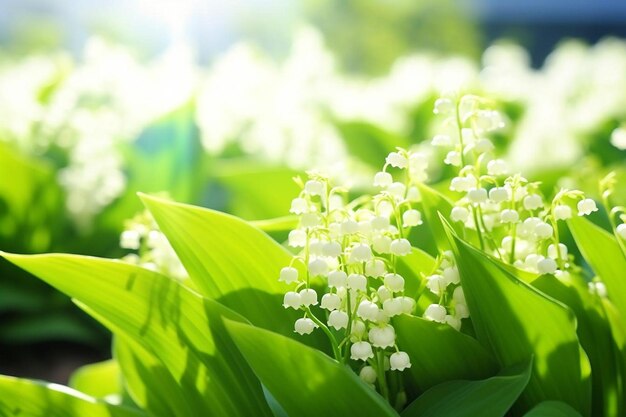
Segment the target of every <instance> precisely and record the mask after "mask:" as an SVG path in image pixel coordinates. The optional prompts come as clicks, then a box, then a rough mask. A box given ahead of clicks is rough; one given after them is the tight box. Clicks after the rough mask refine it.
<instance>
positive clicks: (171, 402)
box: [113, 334, 193, 416]
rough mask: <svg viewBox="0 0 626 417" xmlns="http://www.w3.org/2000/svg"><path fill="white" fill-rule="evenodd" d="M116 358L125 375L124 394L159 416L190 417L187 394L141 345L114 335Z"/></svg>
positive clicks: (114, 353)
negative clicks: (176, 416) (187, 416)
mask: <svg viewBox="0 0 626 417" xmlns="http://www.w3.org/2000/svg"><path fill="white" fill-rule="evenodd" d="M113 356H114V358H115V359H116V360H117V362H118V365H119V368H120V371H121V373H122V375H123V379H122V384H123V387H124V392H128V394H129V395H130V397H131V398H132V400H133V401H134V402H135V403H136V404H138V405H139V406H141V407H142V409H144V410H150V412H151V413H152V414H154V415H156V416H173V415H178V414H181V415H191V414H193V409H191V408H189V405H188V400H187V398H186V396H187V395H186V394H185V393H184V392H182V390H181V389H180V384H179V383H178V381H177V380H176V379H175V378H174V376H173V375H172V374H171V373H170V372H169V371H168V369H167V368H166V367H165V365H164V364H163V363H162V362H161V361H160V360H159V359H158V358H157V357H156V356H155V355H154V354H152V353H150V352H149V351H148V350H147V349H145V348H144V347H142V346H141V345H140V344H139V343H137V342H134V341H133V340H132V339H130V338H128V337H123V336H122V335H120V334H117V335H115V338H114V343H113Z"/></svg>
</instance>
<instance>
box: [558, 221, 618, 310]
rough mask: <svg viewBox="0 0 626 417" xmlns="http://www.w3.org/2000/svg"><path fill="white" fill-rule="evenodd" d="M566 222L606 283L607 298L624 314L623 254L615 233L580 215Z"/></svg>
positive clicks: (582, 250) (588, 259)
mask: <svg viewBox="0 0 626 417" xmlns="http://www.w3.org/2000/svg"><path fill="white" fill-rule="evenodd" d="M567 225H568V226H569V229H570V231H571V232H572V235H573V236H574V239H575V240H576V244H577V245H578V248H579V249H580V252H581V253H582V255H583V256H584V257H585V259H586V260H587V262H589V265H591V268H593V271H594V272H595V273H596V274H597V275H598V276H599V277H600V278H601V279H602V282H604V284H605V285H606V289H607V294H608V298H609V300H611V301H612V302H613V304H614V305H615V307H616V308H617V310H618V311H619V312H620V314H621V316H622V317H626V279H624V271H626V257H624V254H623V252H622V250H621V249H620V247H619V244H618V243H617V240H615V236H613V235H612V234H610V233H609V232H607V231H605V230H604V229H602V228H600V227H598V226H596V225H595V224H593V223H591V222H590V221H589V220H587V219H585V218H582V217H576V218H572V219H569V220H568V221H567Z"/></svg>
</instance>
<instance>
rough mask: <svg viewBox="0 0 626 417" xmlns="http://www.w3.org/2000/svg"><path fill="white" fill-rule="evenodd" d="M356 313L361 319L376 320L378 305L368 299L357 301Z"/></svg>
mask: <svg viewBox="0 0 626 417" xmlns="http://www.w3.org/2000/svg"><path fill="white" fill-rule="evenodd" d="M356 314H357V316H359V317H360V318H362V319H363V320H369V321H376V320H378V306H377V305H376V303H373V302H371V301H369V300H363V301H361V302H360V303H359V306H358V307H357V310H356Z"/></svg>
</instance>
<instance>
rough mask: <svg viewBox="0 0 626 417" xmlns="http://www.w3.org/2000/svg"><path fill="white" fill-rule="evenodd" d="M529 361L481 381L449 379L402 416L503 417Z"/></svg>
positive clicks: (527, 372) (525, 376) (527, 371)
mask: <svg viewBox="0 0 626 417" xmlns="http://www.w3.org/2000/svg"><path fill="white" fill-rule="evenodd" d="M531 365H532V361H525V362H523V363H520V364H518V365H516V366H512V367H510V368H508V369H507V370H506V371H503V372H501V373H500V374H498V375H497V376H494V377H491V378H488V379H485V380H482V381H448V382H444V383H443V384H440V385H437V386H435V387H433V388H431V389H430V390H428V391H426V392H425V393H424V394H422V395H421V396H420V397H419V398H418V399H417V400H415V401H413V402H412V403H411V404H410V405H409V406H408V407H407V408H406V409H405V410H404V411H403V412H402V417H475V416H480V417H502V416H504V415H505V414H506V412H507V411H508V410H509V408H511V406H512V405H513V403H514V402H515V400H516V399H517V397H519V395H520V394H521V392H522V391H523V390H524V387H526V384H528V381H529V379H530V372H531V369H532V366H531Z"/></svg>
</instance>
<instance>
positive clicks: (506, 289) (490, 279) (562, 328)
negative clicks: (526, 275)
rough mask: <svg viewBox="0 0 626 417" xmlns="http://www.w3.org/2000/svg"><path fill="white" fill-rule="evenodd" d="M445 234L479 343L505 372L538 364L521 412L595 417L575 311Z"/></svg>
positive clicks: (519, 406)
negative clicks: (539, 408)
mask: <svg viewBox="0 0 626 417" xmlns="http://www.w3.org/2000/svg"><path fill="white" fill-rule="evenodd" d="M442 221H444V220H442ZM446 231H447V233H448V237H449V239H450V243H451V245H452V249H453V252H454V255H455V258H456V261H457V264H458V268H459V273H460V275H461V285H462V287H463V290H464V293H465V298H466V300H467V304H468V307H469V310H470V313H471V317H472V323H473V324H474V329H475V331H476V336H477V338H478V341H479V342H481V344H483V346H485V347H486V348H488V349H490V350H491V351H492V352H493V353H494V355H495V358H496V359H497V361H498V363H499V364H500V365H501V366H502V367H509V366H513V365H515V364H516V363H519V362H521V361H523V360H526V359H527V358H529V357H531V356H532V357H533V358H534V361H533V372H532V376H531V379H530V382H529V384H528V386H527V388H526V390H525V391H524V393H523V394H522V396H521V397H520V402H519V404H518V409H519V411H526V410H528V409H529V408H530V407H532V406H534V405H536V404H538V403H540V402H541V401H545V400H560V401H564V402H566V403H568V404H570V405H571V406H573V407H574V408H576V409H577V410H578V411H580V412H581V413H582V414H583V415H585V416H588V415H590V410H591V408H590V407H591V383H590V382H591V381H590V380H591V378H590V366H589V360H588V359H587V356H586V355H585V353H584V351H583V350H582V348H581V346H580V344H579V342H578V337H577V335H576V318H575V316H574V314H573V313H572V311H571V310H569V309H568V308H567V307H566V306H564V305H563V304H561V303H559V302H557V301H556V300H554V299H552V298H550V297H548V296H546V295H545V294H543V293H542V292H540V291H538V290H536V289H535V288H533V287H531V286H529V285H528V284H526V283H524V282H522V281H520V280H519V279H518V278H516V277H515V276H514V275H512V274H510V273H509V272H507V271H506V270H504V269H503V268H501V267H499V266H498V265H497V264H496V263H494V262H493V261H492V260H491V259H489V258H488V257H486V256H485V255H484V254H483V253H482V252H480V251H479V250H478V249H475V248H474V247H472V246H471V245H469V244H467V243H466V242H464V241H463V240H461V239H460V238H459V237H458V236H456V235H455V234H454V233H453V232H452V230H451V229H450V228H447V229H446Z"/></svg>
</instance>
